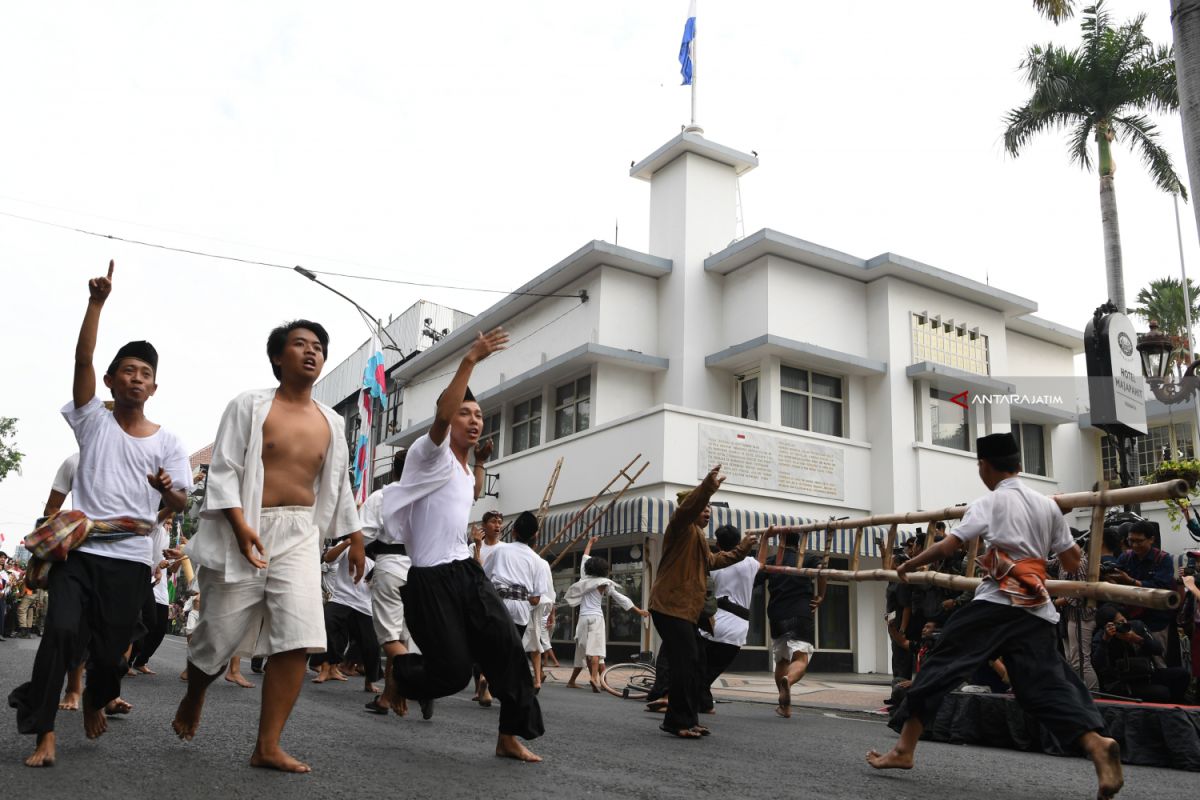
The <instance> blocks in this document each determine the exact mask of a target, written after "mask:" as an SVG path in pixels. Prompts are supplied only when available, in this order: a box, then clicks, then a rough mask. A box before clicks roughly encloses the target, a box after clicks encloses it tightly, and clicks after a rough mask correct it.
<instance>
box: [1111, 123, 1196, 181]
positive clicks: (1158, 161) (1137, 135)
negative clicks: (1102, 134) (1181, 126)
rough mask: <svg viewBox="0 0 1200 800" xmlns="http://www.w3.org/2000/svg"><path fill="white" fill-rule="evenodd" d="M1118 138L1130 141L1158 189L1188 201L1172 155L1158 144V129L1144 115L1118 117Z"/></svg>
mask: <svg viewBox="0 0 1200 800" xmlns="http://www.w3.org/2000/svg"><path fill="white" fill-rule="evenodd" d="M1113 123H1114V126H1113V127H1114V129H1115V130H1116V133H1117V136H1118V138H1119V139H1121V140H1122V141H1127V140H1130V141H1131V142H1132V144H1133V145H1134V147H1135V148H1136V149H1137V151H1138V155H1140V156H1141V158H1142V163H1143V164H1145V165H1146V169H1147V170H1149V171H1150V175H1151V176H1153V178H1154V182H1155V183H1157V184H1158V188H1160V189H1162V190H1163V191H1164V192H1167V193H1168V194H1178V195H1179V196H1180V197H1182V198H1183V199H1184V200H1186V199H1187V189H1185V188H1184V186H1183V182H1182V181H1180V180H1179V176H1178V175H1177V174H1175V166H1174V165H1173V164H1172V163H1171V154H1170V153H1168V152H1167V151H1166V149H1165V148H1164V147H1163V146H1162V145H1161V144H1159V143H1158V139H1159V135H1158V127H1157V126H1156V125H1155V124H1154V123H1153V122H1151V121H1150V119H1149V118H1148V117H1146V116H1144V115H1142V114H1133V115H1128V116H1123V117H1117V118H1116V119H1114V120H1113Z"/></svg>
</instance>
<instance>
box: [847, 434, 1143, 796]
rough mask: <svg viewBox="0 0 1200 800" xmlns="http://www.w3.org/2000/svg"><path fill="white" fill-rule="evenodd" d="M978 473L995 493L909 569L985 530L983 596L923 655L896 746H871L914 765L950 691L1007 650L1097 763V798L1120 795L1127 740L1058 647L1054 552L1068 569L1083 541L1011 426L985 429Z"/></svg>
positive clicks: (898, 716)
mask: <svg viewBox="0 0 1200 800" xmlns="http://www.w3.org/2000/svg"><path fill="white" fill-rule="evenodd" d="M975 450H976V453H977V454H978V456H979V478H980V480H981V481H983V484H984V485H985V486H987V488H988V489H989V493H988V494H987V495H985V496H984V497H982V498H980V499H979V500H976V501H975V502H974V503H972V504H971V505H970V506H969V507H968V508H967V511H966V513H965V514H964V515H963V519H962V523H961V524H960V525H959V526H958V527H956V528H955V529H954V530H953V531H952V532H951V533H950V534H949V535H948V536H946V538H944V539H942V540H941V541H939V542H937V543H936V544H934V545H932V546H930V547H927V548H926V549H925V550H923V551H921V552H920V553H919V554H917V555H916V556H914V557H913V558H910V559H909V560H908V561H905V562H904V563H903V564H901V565H900V566H899V567H897V569H896V572H897V573H898V574H899V575H900V578H901V579H902V580H903V579H904V578H905V577H906V576H907V575H908V574H909V573H911V572H913V571H914V570H916V569H918V568H920V567H923V566H925V565H926V564H933V563H936V562H939V561H944V560H946V559H947V558H949V557H950V556H952V555H954V553H956V552H957V551H958V549H959V548H960V546H961V545H962V544H964V543H967V542H970V541H971V540H973V539H982V541H983V549H986V552H985V554H984V555H983V556H982V557H981V558H979V559H978V561H979V565H980V567H982V568H983V570H984V577H983V582H982V583H981V584H980V585H979V588H978V589H976V590H975V599H974V600H973V601H971V602H970V603H968V604H967V605H966V606H964V607H963V608H961V609H959V610H958V611H956V612H954V615H953V616H952V617H950V621H949V622H948V623H947V624H946V627H945V628H944V629H943V632H942V639H941V641H940V642H938V644H937V645H936V646H935V647H934V648H933V649H932V650H931V651H930V652H929V656H928V658H927V659H925V660H924V661H922V664H921V671H920V672H918V673H917V676H916V678H915V679H914V680H913V684H912V686H911V687H910V688H909V690H908V693H907V694H906V695H905V698H904V701H903V702H902V703H901V704H900V706H899V707H898V708H897V709H896V710H895V711H894V712H892V719H891V722H890V725H891V727H892V728H893V729H895V730H898V731H899V732H900V738H899V740H898V741H897V742H896V744H895V745H894V746H893V747H892V749H891V750H889V751H888V752H887V753H879V752H877V751H875V750H871V751H870V752H868V753H867V763H868V764H870V765H871V766H872V767H874V768H875V769H912V768H913V764H914V755H915V752H916V748H917V742H918V740H919V739H920V738H921V733H922V732H923V731H924V730H925V725H926V724H928V723H929V722H932V721H933V719H934V718H935V717H936V715H937V710H938V706H939V705H940V704H941V702H942V699H943V698H944V697H945V696H946V695H947V694H948V693H950V692H951V691H953V690H954V689H956V688H957V687H958V686H959V685H960V684H961V683H962V682H963V681H964V680H966V679H967V678H968V677H970V675H971V673H972V672H974V671H975V669H976V668H977V667H979V666H981V665H982V664H984V663H985V662H986V661H988V660H989V659H992V658H995V657H996V656H999V657H1000V658H1002V659H1003V660H1004V666H1005V667H1006V668H1007V670H1008V678H1009V682H1010V683H1011V684H1012V688H1013V692H1014V693H1015V694H1016V696H1017V702H1018V703H1019V704H1020V706H1021V708H1023V709H1025V711H1027V712H1029V713H1030V714H1031V715H1032V716H1033V717H1034V718H1035V719H1037V720H1038V721H1039V722H1040V723H1041V724H1042V725H1043V726H1044V727H1045V728H1046V729H1047V730H1049V731H1050V732H1051V733H1053V734H1054V738H1055V739H1057V740H1058V741H1059V742H1061V743H1062V744H1064V745H1066V744H1068V743H1072V742H1073V743H1075V744H1076V745H1077V746H1078V747H1079V749H1080V750H1082V751H1083V752H1084V753H1086V754H1087V756H1088V758H1090V759H1091V760H1092V762H1093V764H1094V765H1095V768H1096V782H1097V789H1096V797H1097V800H1108V798H1111V797H1113V796H1114V795H1115V794H1116V793H1117V792H1118V791H1120V790H1121V786H1122V784H1123V783H1124V779H1123V778H1122V775H1121V748H1120V746H1119V745H1118V744H1117V742H1116V741H1114V740H1113V739H1110V738H1108V737H1106V736H1104V735H1103V731H1104V719H1103V718H1102V717H1101V716H1100V712H1099V711H1097V710H1096V704H1095V703H1093V702H1092V696H1091V694H1089V693H1088V690H1087V687H1085V686H1084V685H1083V681H1082V680H1080V678H1079V676H1078V675H1077V674H1075V670H1074V669H1072V668H1071V665H1070V664H1068V663H1067V662H1066V659H1064V658H1063V657H1062V655H1061V654H1059V652H1058V649H1057V638H1058V632H1057V623H1058V612H1057V611H1056V610H1055V609H1054V604H1053V603H1052V602H1051V601H1050V595H1049V593H1048V592H1047V591H1046V559H1047V558H1048V557H1049V556H1051V555H1057V556H1058V559H1059V563H1060V564H1061V565H1062V566H1063V568H1064V569H1066V570H1067V571H1068V572H1071V571H1074V570H1075V569H1076V568H1077V567H1078V565H1079V560H1080V551H1079V546H1078V545H1076V544H1075V540H1074V538H1073V537H1072V536H1071V529H1070V528H1068V527H1067V522H1066V520H1065V519H1063V515H1062V511H1061V510H1060V509H1059V507H1058V505H1057V504H1056V503H1055V502H1054V501H1053V500H1051V499H1050V498H1049V497H1046V496H1045V495H1041V494H1038V493H1037V492H1035V491H1034V490H1032V489H1030V488H1029V487H1027V486H1025V485H1024V484H1023V483H1021V481H1020V479H1019V478H1018V477H1017V475H1018V473H1020V471H1021V450H1020V447H1019V446H1018V445H1017V440H1016V439H1015V438H1014V437H1013V435H1012V434H1011V433H994V434H991V435H989V436H982V437H980V438H979V439H978V440H977V442H976V446H975Z"/></svg>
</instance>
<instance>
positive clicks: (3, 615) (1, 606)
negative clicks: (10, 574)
mask: <svg viewBox="0 0 1200 800" xmlns="http://www.w3.org/2000/svg"><path fill="white" fill-rule="evenodd" d="M7 613H8V601H6V600H5V599H4V595H2V594H0V636H4V635H5V634H4V630H5V628H4V623H5V622H6V621H7Z"/></svg>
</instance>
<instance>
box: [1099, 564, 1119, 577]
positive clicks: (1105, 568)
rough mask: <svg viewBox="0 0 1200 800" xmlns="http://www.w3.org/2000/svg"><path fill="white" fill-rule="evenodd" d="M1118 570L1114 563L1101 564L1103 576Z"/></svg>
mask: <svg viewBox="0 0 1200 800" xmlns="http://www.w3.org/2000/svg"><path fill="white" fill-rule="evenodd" d="M1116 569H1117V565H1116V564H1113V563H1112V562H1109V563H1107V564H1101V565H1100V574H1101V575H1103V574H1105V573H1107V572H1114V571H1115V570H1116Z"/></svg>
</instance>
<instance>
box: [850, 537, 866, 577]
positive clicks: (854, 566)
mask: <svg viewBox="0 0 1200 800" xmlns="http://www.w3.org/2000/svg"><path fill="white" fill-rule="evenodd" d="M862 539H863V529H862V528H856V529H855V530H854V552H853V553H851V554H850V571H851V572H857V571H858V551H859V549H860V548H861V547H862Z"/></svg>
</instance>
